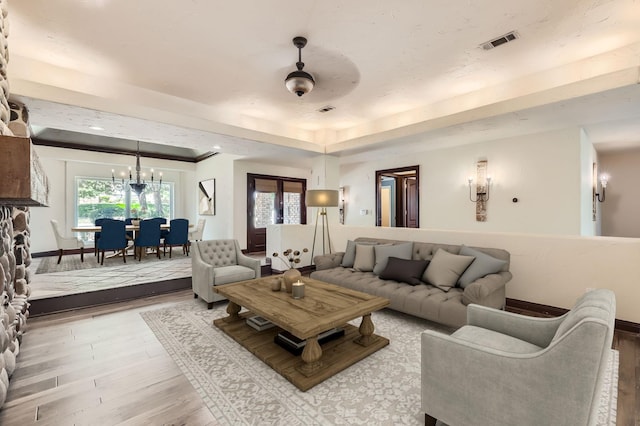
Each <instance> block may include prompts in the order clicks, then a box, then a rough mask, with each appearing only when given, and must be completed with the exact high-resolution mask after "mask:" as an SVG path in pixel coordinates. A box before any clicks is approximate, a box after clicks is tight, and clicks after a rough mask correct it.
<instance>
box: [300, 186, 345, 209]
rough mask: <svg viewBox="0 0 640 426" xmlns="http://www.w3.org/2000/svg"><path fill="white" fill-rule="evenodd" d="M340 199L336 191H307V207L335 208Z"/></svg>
mask: <svg viewBox="0 0 640 426" xmlns="http://www.w3.org/2000/svg"><path fill="white" fill-rule="evenodd" d="M339 199H340V197H339V196H338V190H336V189H310V190H308V191H307V198H306V202H307V207H337V206H338V201H339Z"/></svg>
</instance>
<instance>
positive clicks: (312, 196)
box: [306, 189, 339, 265]
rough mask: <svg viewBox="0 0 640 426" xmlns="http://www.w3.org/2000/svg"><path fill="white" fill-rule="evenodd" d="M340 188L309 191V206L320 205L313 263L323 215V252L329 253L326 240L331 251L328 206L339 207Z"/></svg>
mask: <svg viewBox="0 0 640 426" xmlns="http://www.w3.org/2000/svg"><path fill="white" fill-rule="evenodd" d="M338 199H339V197H338V190H333V189H310V190H308V191H307V198H306V203H307V207H319V209H318V214H317V215H316V227H315V230H314V231H313V245H312V246H311V264H312V265H313V253H314V251H315V249H316V237H317V235H318V219H319V218H320V217H322V254H327V252H326V249H325V232H326V234H327V237H326V241H327V242H328V244H329V253H331V236H330V235H329V222H328V221H327V207H338Z"/></svg>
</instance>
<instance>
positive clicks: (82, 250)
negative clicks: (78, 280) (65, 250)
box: [80, 247, 84, 262]
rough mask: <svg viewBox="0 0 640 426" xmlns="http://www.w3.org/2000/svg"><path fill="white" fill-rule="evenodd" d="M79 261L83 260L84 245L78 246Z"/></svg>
mask: <svg viewBox="0 0 640 426" xmlns="http://www.w3.org/2000/svg"><path fill="white" fill-rule="evenodd" d="M80 262H84V247H80Z"/></svg>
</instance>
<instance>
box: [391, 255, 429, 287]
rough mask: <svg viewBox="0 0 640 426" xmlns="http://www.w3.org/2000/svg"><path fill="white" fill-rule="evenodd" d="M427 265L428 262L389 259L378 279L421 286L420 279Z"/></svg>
mask: <svg viewBox="0 0 640 426" xmlns="http://www.w3.org/2000/svg"><path fill="white" fill-rule="evenodd" d="M427 265H429V261H428V260H407V259H400V258H398V257H389V259H388V261H387V266H386V268H384V271H382V272H381V273H380V279H383V280H394V281H398V282H401V283H407V284H411V285H418V284H422V281H420V278H421V277H422V273H423V272H424V270H425V269H426V268H427Z"/></svg>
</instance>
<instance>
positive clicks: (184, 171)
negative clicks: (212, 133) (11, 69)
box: [30, 145, 197, 253]
mask: <svg viewBox="0 0 640 426" xmlns="http://www.w3.org/2000/svg"><path fill="white" fill-rule="evenodd" d="M34 148H35V150H36V152H37V153H38V157H39V158H40V162H41V163H42V167H43V169H44V171H45V173H46V175H47V177H48V178H49V184H50V191H51V196H50V206H49V207H34V208H32V209H31V222H30V226H31V230H32V239H31V250H32V252H33V253H38V252H44V251H50V250H56V242H55V239H54V238H53V230H52V229H51V224H50V222H49V221H50V220H51V219H56V220H58V222H59V223H60V228H61V231H62V232H64V233H66V235H67V236H71V235H73V234H72V233H71V230H70V228H71V227H72V226H75V225H76V218H75V210H76V209H75V178H76V177H78V176H82V177H111V170H112V169H115V170H116V175H117V174H118V171H120V170H126V169H127V168H128V167H129V166H132V167H133V168H135V157H134V156H127V155H117V154H104V153H97V152H90V151H79V150H73V149H63V148H53V147H47V146H38V145H36V146H34ZM141 163H142V168H143V169H144V170H145V171H148V170H149V169H150V168H153V169H154V170H156V173H158V172H160V171H162V173H163V179H164V180H165V181H169V182H174V183H175V187H174V188H175V197H174V216H175V217H186V218H189V219H190V220H192V219H193V218H195V215H194V214H193V212H194V208H193V206H195V205H196V201H195V195H194V194H193V193H191V192H190V191H193V189H192V188H197V186H196V184H194V179H195V164H192V163H184V162H178V161H167V160H159V159H154V158H144V157H143V158H142V159H141ZM187 188H190V190H187Z"/></svg>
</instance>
